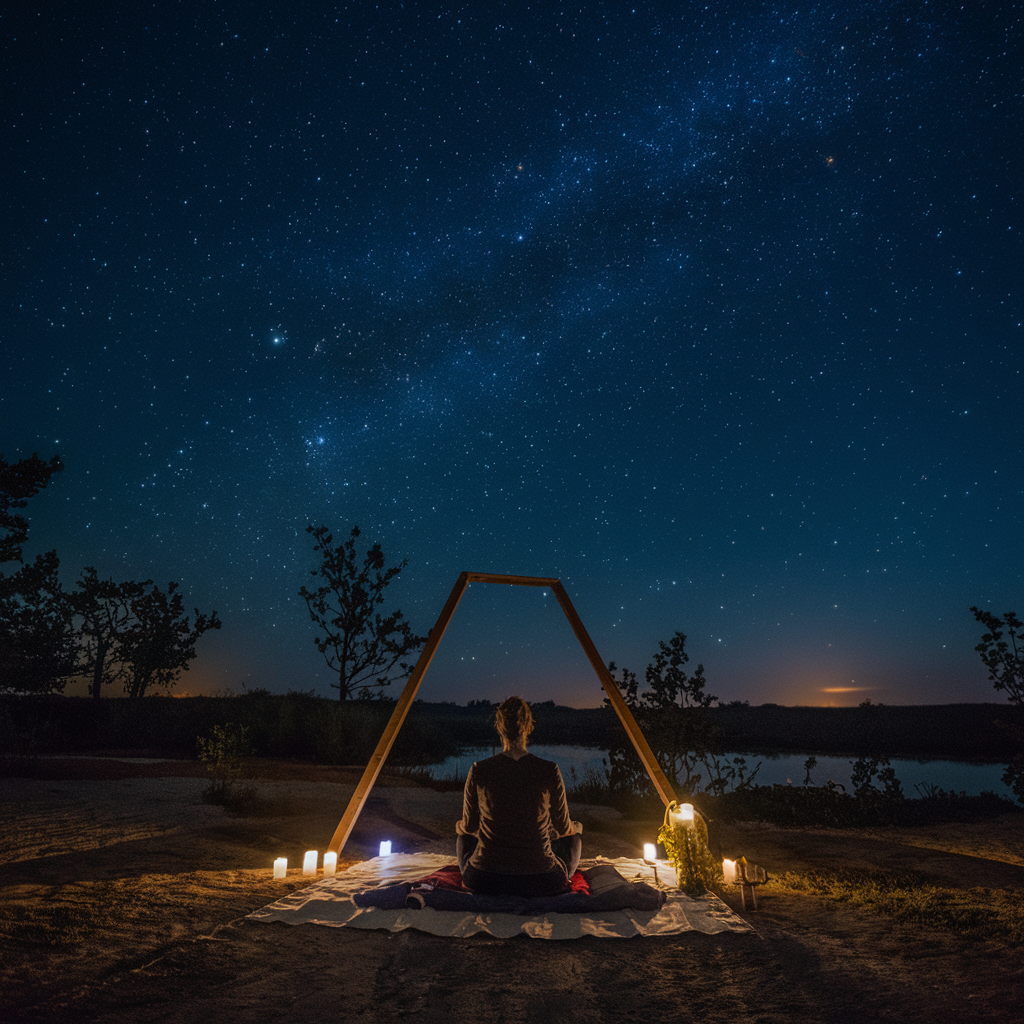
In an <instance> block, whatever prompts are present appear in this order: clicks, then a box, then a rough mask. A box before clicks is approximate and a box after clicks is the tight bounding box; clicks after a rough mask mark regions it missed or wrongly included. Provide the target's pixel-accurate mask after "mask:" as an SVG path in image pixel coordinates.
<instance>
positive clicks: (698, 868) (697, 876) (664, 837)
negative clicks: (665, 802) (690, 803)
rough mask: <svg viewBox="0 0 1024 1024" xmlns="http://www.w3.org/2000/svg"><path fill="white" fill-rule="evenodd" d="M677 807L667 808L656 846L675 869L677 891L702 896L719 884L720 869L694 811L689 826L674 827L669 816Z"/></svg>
mask: <svg viewBox="0 0 1024 1024" xmlns="http://www.w3.org/2000/svg"><path fill="white" fill-rule="evenodd" d="M676 806H677V805H676V804H675V803H673V804H670V805H669V807H668V808H667V810H666V811H665V821H664V823H663V824H662V826H661V830H660V831H659V832H658V842H659V843H661V844H662V846H664V847H665V853H666V855H667V856H668V859H669V860H670V861H671V862H672V866H673V867H674V868H675V869H676V877H677V878H678V879H679V888H680V889H682V890H683V892H685V893H686V895H687V896H703V895H704V894H705V893H706V892H707V891H708V890H709V889H710V888H711V887H712V886H713V885H721V884H722V881H723V876H722V865H721V864H719V863H718V861H717V860H716V859H715V858H714V857H713V856H712V855H711V850H710V849H709V848H708V827H707V825H706V824H705V823H704V819H703V818H702V817H701V815H700V813H699V812H698V811H696V810H695V811H694V812H693V821H692V822H691V823H689V824H685V825H677V824H675V822H673V821H672V816H671V812H672V811H673V810H675V809H676Z"/></svg>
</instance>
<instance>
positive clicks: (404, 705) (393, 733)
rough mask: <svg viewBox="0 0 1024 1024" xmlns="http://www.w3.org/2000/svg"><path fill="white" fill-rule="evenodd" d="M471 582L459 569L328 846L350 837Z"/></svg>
mask: <svg viewBox="0 0 1024 1024" xmlns="http://www.w3.org/2000/svg"><path fill="white" fill-rule="evenodd" d="M468 582H469V573H466V572H464V573H460V574H459V578H458V579H457V580H456V581H455V586H454V587H452V592H451V593H450V594H449V595H448V600H447V601H446V602H445V606H444V608H442V609H441V614H440V615H439V616H438V617H437V622H435V623H434V628H433V629H432V630H431V631H430V633H429V634H428V636H427V642H426V644H425V645H424V647H423V650H422V651H421V652H420V656H419V658H418V659H417V661H416V667H415V668H414V669H413V670H412V675H410V676H409V679H408V681H407V682H406V684H405V689H404V690H402V696H401V697H399V698H398V703H397V704H396V705H395V710H394V711H392V712H391V717H390V718H389V719H388V724H387V726H385V728H384V732H383V733H382V734H381V737H380V740H378V742H377V747H376V749H375V750H374V752H373V754H372V755H371V757H370V760H369V763H368V764H367V765H366V769H365V770H364V771H363V775H362V778H360V780H359V784H358V785H357V786H356V791H355V792H354V793H353V794H352V799H351V800H349V802H348V807H346V808H345V813H344V815H343V816H342V819H341V821H340V822H338V827H337V828H336V829H335V830H334V835H333V836H332V837H331V842H330V845H329V846H328V847H327V849H328V850H333V851H334V852H335V853H341V850H342V848H343V847H344V845H345V843H346V842H347V841H348V837H349V835H350V834H351V832H352V829H353V827H354V826H355V823H356V819H357V818H358V817H359V813H360V811H362V809H363V805H364V804H365V803H366V798H367V797H368V796H369V795H370V790H371V789H373V784H374V783H375V782H376V781H377V776H378V775H379V774H380V770H381V768H382V767H383V766H384V761H385V760H386V758H387V756H388V754H390V753H391V748H392V746H394V743H395V738H396V737H397V736H398V733H399V730H400V729H401V728H402V723H403V722H404V721H405V716H406V715H407V714H408V713H409V708H410V707H411V706H412V702H413V700H415V698H416V691H417V690H418V689H419V688H420V683H422V682H423V677H424V675H426V672H427V669H428V668H429V667H430V662H431V661H432V660H433V658H434V653H435V652H436V651H437V645H438V644H439V643H440V642H441V637H443V636H444V633H445V630H446V629H447V628H448V623H449V622H450V621H451V617H452V615H453V613H454V612H455V609H456V607H457V606H458V603H459V600H460V598H461V597H462V594H463V592H464V591H465V589H466V584H467V583H468Z"/></svg>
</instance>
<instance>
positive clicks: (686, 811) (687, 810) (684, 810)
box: [679, 804, 693, 822]
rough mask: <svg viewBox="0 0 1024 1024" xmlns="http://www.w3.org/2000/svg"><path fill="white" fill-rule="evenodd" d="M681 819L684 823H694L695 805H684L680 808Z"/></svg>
mask: <svg viewBox="0 0 1024 1024" xmlns="http://www.w3.org/2000/svg"><path fill="white" fill-rule="evenodd" d="M679 817H680V818H681V819H682V820H683V821H684V822H687V821H693V804H683V805H682V807H680V808H679Z"/></svg>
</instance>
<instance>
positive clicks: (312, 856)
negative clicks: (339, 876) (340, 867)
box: [302, 850, 320, 875]
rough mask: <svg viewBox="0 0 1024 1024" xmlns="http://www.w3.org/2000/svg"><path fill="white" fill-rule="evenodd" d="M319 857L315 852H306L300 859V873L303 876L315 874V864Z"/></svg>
mask: <svg viewBox="0 0 1024 1024" xmlns="http://www.w3.org/2000/svg"><path fill="white" fill-rule="evenodd" d="M319 856H320V855H319V853H317V851H316V850H307V851H306V856H305V857H303V858H302V873H303V874H304V875H315V874H316V862H317V860H318V858H319Z"/></svg>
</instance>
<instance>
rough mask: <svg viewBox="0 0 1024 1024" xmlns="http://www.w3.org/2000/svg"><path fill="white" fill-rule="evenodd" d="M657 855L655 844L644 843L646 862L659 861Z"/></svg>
mask: <svg viewBox="0 0 1024 1024" xmlns="http://www.w3.org/2000/svg"><path fill="white" fill-rule="evenodd" d="M657 854H658V851H657V849H656V848H655V846H654V843H644V860H657V859H658V858H657Z"/></svg>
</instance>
